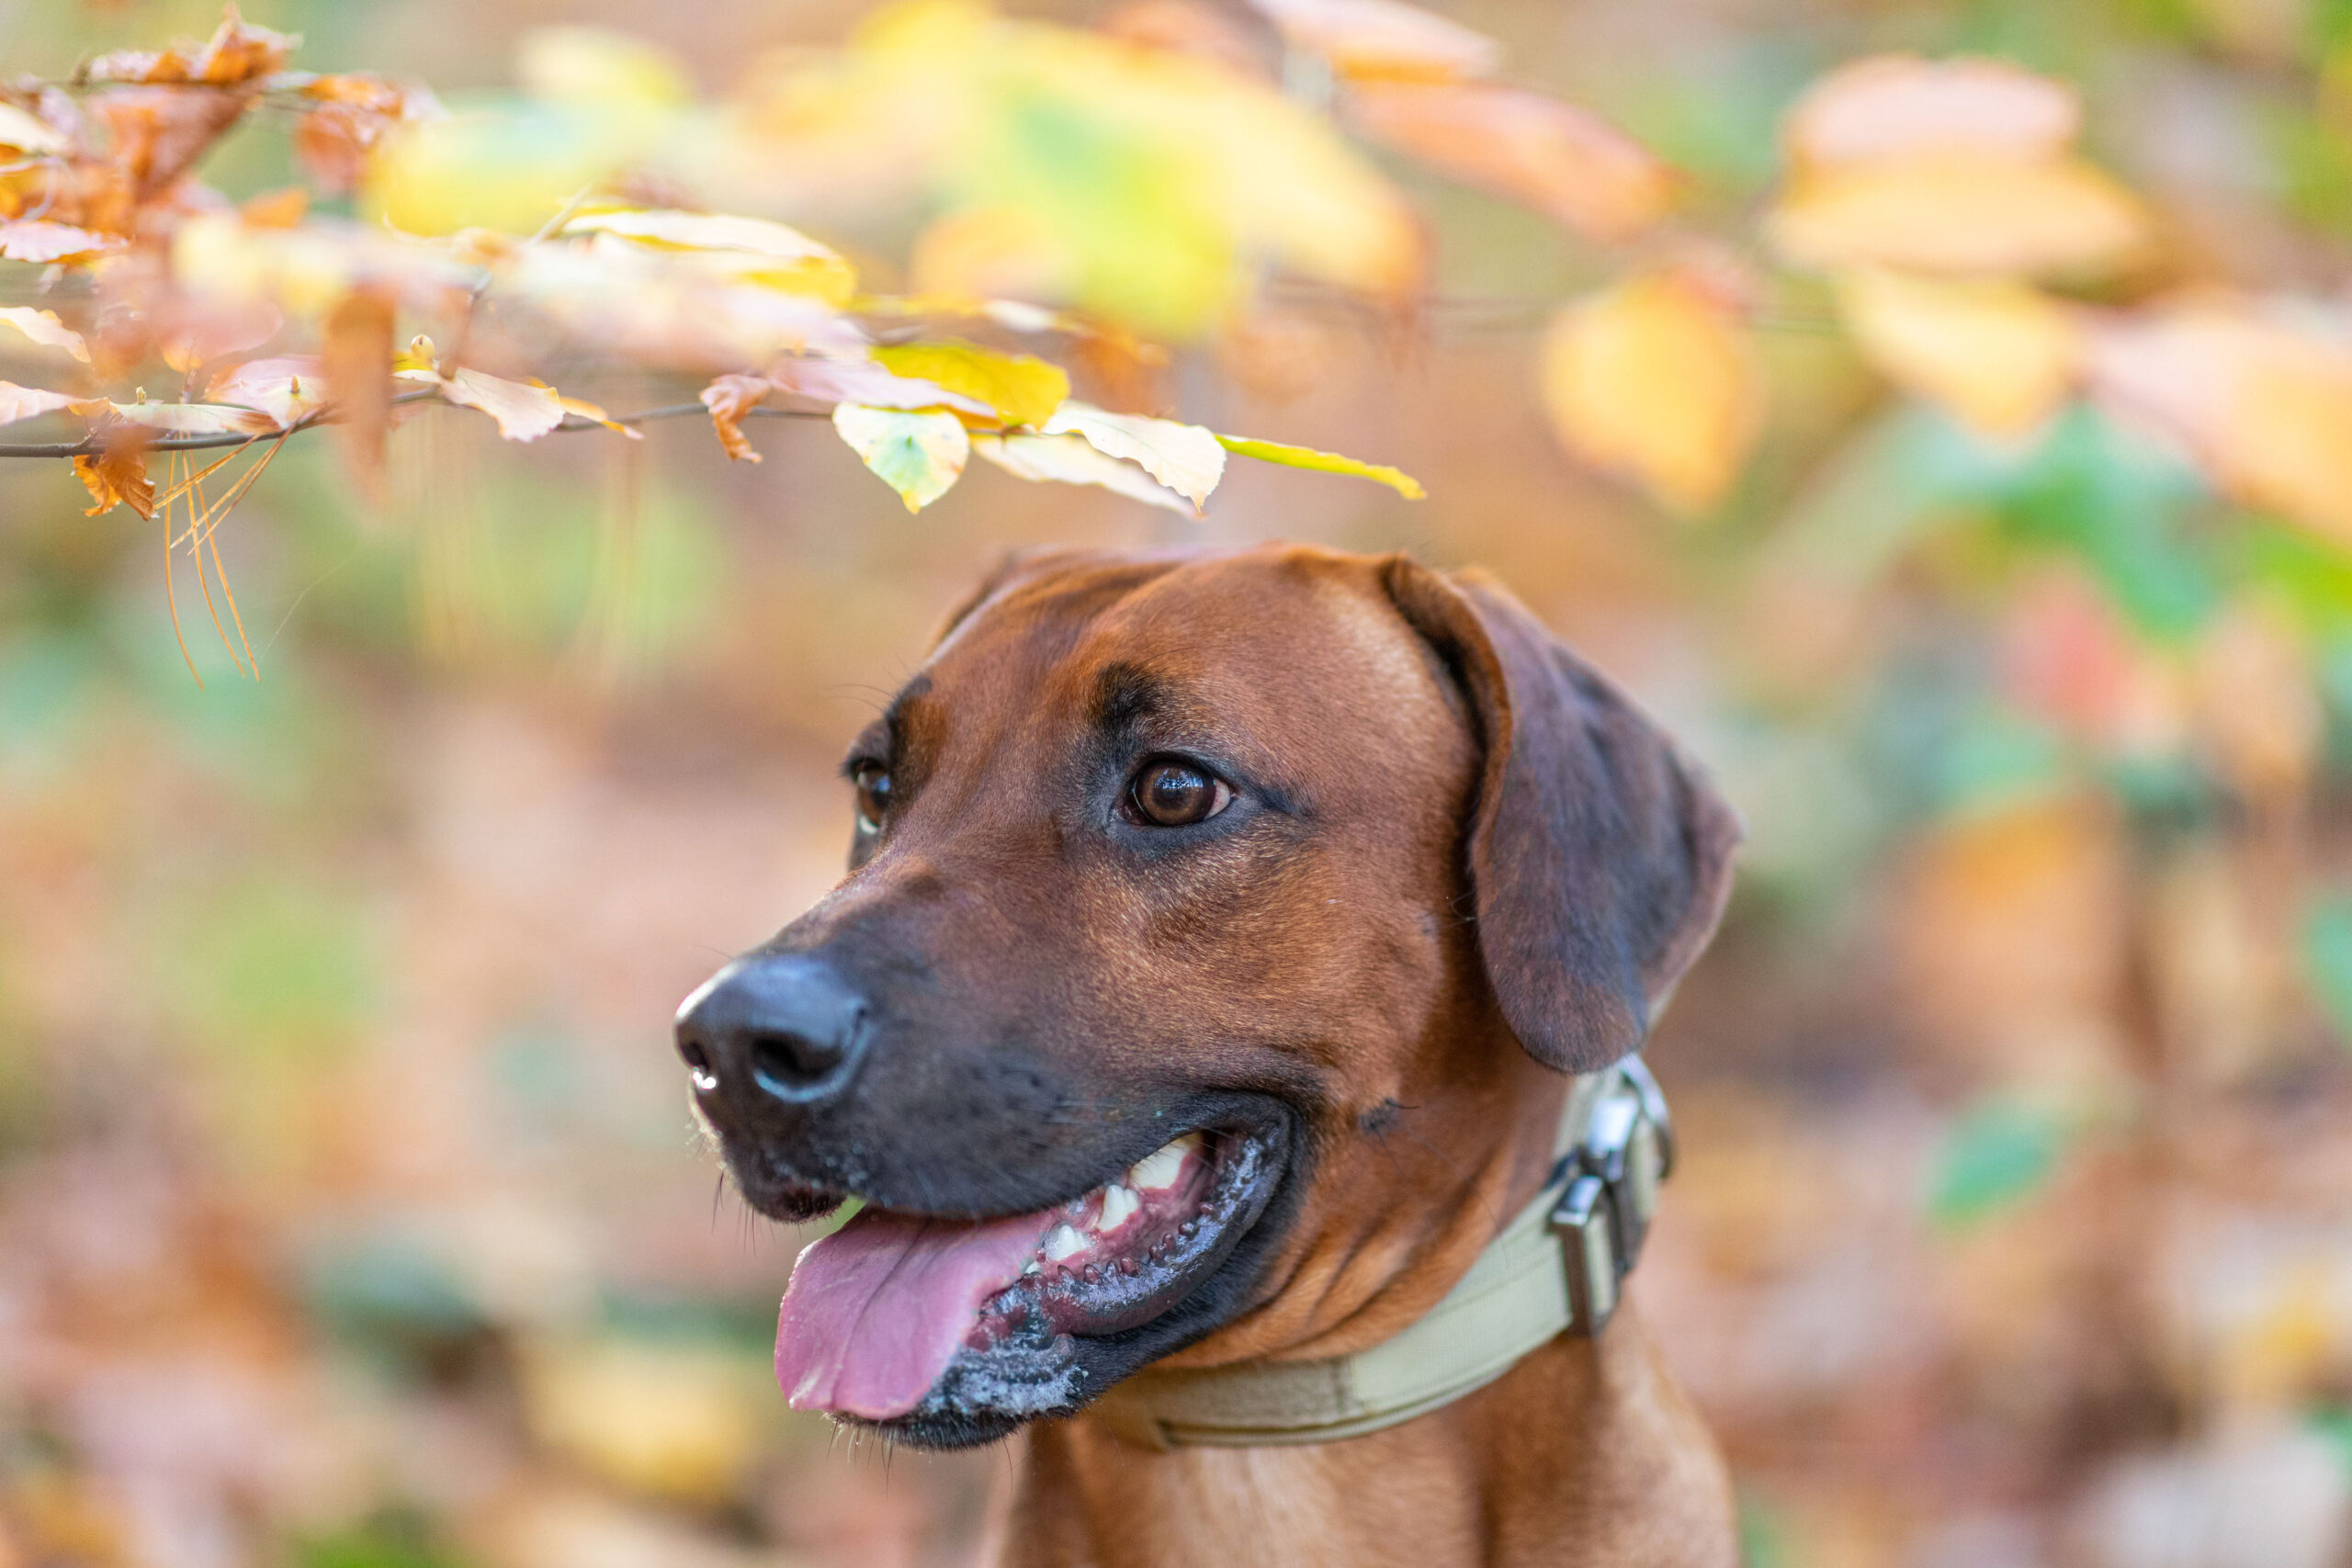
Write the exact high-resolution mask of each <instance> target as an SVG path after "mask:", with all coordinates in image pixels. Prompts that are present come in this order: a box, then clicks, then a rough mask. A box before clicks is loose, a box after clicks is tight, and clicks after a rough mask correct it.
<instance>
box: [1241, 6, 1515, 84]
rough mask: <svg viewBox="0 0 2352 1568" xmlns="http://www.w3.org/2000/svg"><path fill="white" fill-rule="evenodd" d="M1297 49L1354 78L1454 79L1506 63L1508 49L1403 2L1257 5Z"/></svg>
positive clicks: (1286, 40)
mask: <svg viewBox="0 0 2352 1568" xmlns="http://www.w3.org/2000/svg"><path fill="white" fill-rule="evenodd" d="M1250 4H1251V5H1252V6H1255V7H1256V8H1257V9H1258V10H1259V11H1260V12H1261V13H1262V14H1263V15H1264V16H1265V17H1267V18H1268V19H1269V20H1271V21H1272V23H1273V24H1274V27H1275V29H1276V30H1277V31H1279V32H1280V33H1281V34H1282V35H1283V42H1284V43H1286V44H1288V45H1290V46H1291V47H1292V48H1293V49H1300V50H1305V51H1306V52H1308V53H1310V54H1315V55H1319V56H1321V57H1322V59H1323V60H1324V61H1325V62H1328V63H1329V65H1330V67H1331V69H1332V71H1334V72H1335V73H1338V74H1340V75H1341V76H1347V77H1353V78H1359V79H1361V78H1367V77H1390V78H1400V77H1401V78H1406V79H1409V80H1419V81H1439V82H1445V81H1453V80H1455V79H1457V78H1460V77H1464V76H1484V75H1486V74H1487V73H1489V72H1491V71H1493V70H1494V69H1495V68H1496V67H1497V66H1498V65H1500V64H1501V63H1502V53H1503V51H1502V45H1500V44H1498V43H1497V42H1496V41H1495V40H1494V39H1490V38H1488V37H1487V35H1486V34H1484V33H1480V32H1473V31H1472V30H1471V29H1470V28H1465V27H1464V26H1463V25H1462V24H1461V23H1459V22H1456V21H1452V20H1449V19H1448V18H1446V17H1441V16H1439V15H1438V14H1437V13H1435V12H1434V11H1424V10H1422V9H1421V8H1420V7H1419V6H1407V5H1402V4H1399V3H1398V0H1250Z"/></svg>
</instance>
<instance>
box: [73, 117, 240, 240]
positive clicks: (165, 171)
mask: <svg viewBox="0 0 2352 1568" xmlns="http://www.w3.org/2000/svg"><path fill="white" fill-rule="evenodd" d="M252 102H253V98H252V95H250V94H246V93H198V92H189V91H187V89H186V88H181V87H126V88H122V89H119V90H118V91H115V92H111V93H107V94H105V95H103V96H98V97H97V98H96V100H95V102H94V103H93V104H92V106H91V107H92V110H93V112H94V113H95V114H96V116H97V118H99V119H100V120H101V121H103V122H104V123H105V125H106V127H107V132H108V134H109V136H110V137H111V139H112V141H113V160H112V162H113V167H114V169H115V170H116V171H117V172H119V174H120V175H122V176H123V177H124V178H125V179H127V180H128V181H129V182H130V198H131V200H132V202H133V203H134V204H135V205H139V206H143V205H145V204H146V203H148V202H151V201H153V200H155V199H156V198H157V197H161V196H163V195H164V193H165V192H167V191H169V190H170V189H171V187H172V186H174V185H175V184H176V183H177V182H178V180H179V179H180V177H181V176H182V175H185V174H187V172H188V170H189V169H191V168H193V167H194V166H195V165H196V163H197V161H198V159H199V158H201V157H203V156H204V154H205V153H206V152H209V151H210V149H211V148H212V145H213V144H214V143H215V142H217V141H220V138H221V137H222V136H223V135H224V134H226V133H227V132H228V130H229V129H230V128H231V127H232V126H233V125H235V124H236V123H237V121H238V120H239V119H241V118H243V116H244V113H245V110H246V108H247V107H250V106H251V104H252ZM126 226H127V225H126Z"/></svg>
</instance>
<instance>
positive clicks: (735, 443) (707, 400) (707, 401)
mask: <svg viewBox="0 0 2352 1568" xmlns="http://www.w3.org/2000/svg"><path fill="white" fill-rule="evenodd" d="M775 389H776V383H775V382H774V381H771V380H769V379H768V378H766V377H764V376H721V377H720V378H718V380H716V381H713V382H712V383H711V384H710V385H709V386H707V387H705V388H704V389H702V405H703V407H705V408H707V409H708V410H709V411H710V424H711V428H712V429H713V430H716V431H717V432H718V444H719V445H720V446H723V447H725V448H726V449H727V456H728V457H729V458H731V459H733V460H734V461H736V462H739V463H756V462H758V461H759V460H760V455H759V454H758V453H757V452H754V451H752V442H751V438H750V437H749V436H746V435H745V434H743V424H742V421H743V416H744V415H745V414H747V413H749V412H752V410H753V409H755V408H757V407H759V406H760V404H761V403H763V401H765V400H766V399H767V395H768V394H769V393H770V392H773V391H775Z"/></svg>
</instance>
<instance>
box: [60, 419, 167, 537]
mask: <svg viewBox="0 0 2352 1568" xmlns="http://www.w3.org/2000/svg"><path fill="white" fill-rule="evenodd" d="M74 474H75V475H76V476H77V477H78V478H79V479H81V481H82V483H83V486H84V487H85V489H87V490H88V491H89V492H90V500H91V502H92V504H91V505H90V506H89V507H87V508H86V509H85V511H84V512H83V513H82V514H83V515H84V516H85V517H96V516H97V515H98V514H99V513H102V512H111V511H113V510H114V509H115V508H116V507H118V506H128V507H130V510H132V511H133V512H136V513H139V515H140V516H141V517H153V516H154V515H155V482H154V481H153V479H149V478H148V477H147V438H146V433H145V432H144V431H141V430H138V429H135V428H132V429H125V430H123V431H121V432H120V433H119V434H117V435H116V436H115V437H114V438H113V439H111V440H109V441H107V444H106V446H104V447H103V448H102V449H101V450H100V451H99V452H98V454H97V455H96V457H76V458H74Z"/></svg>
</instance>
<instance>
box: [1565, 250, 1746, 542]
mask: <svg viewBox="0 0 2352 1568" xmlns="http://www.w3.org/2000/svg"><path fill="white" fill-rule="evenodd" d="M1542 374H1543V387H1544V403H1545V405H1546V407H1547V409H1548V410H1549V412H1550V413H1551V417H1552V427H1553V429H1554V430H1555V432H1556V433H1557V434H1558V435H1559V437H1560V440H1561V441H1562V443H1563V444H1565V445H1566V447H1567V449H1568V450H1569V451H1570V452H1571V453H1573V454H1574V455H1576V456H1577V457H1581V458H1582V459H1584V460H1585V461H1586V462H1589V463H1591V464H1593V465H1594V466H1596V467H1598V468H1605V469H1608V470H1610V471H1611V472H1616V473H1622V474H1625V475H1628V476H1630V477H1631V478H1633V479H1636V480H1638V481H1639V482H1640V483H1641V484H1643V485H1644V486H1645V487H1646V488H1647V489H1648V490H1649V491H1651V492H1652V493H1653V494H1655V495H1656V496H1657V498H1658V499H1659V500H1660V501H1662V502H1665V503H1666V504H1667V505H1668V506H1670V507H1672V508H1674V509H1675V510H1677V511H1679V512H1703V511H1706V510H1707V509H1709V508H1711V507H1713V505H1714V504H1715V503H1716V502H1720V501H1721V500H1722V499H1723V498H1724V494H1725V493H1726V492H1728V491H1730V489H1731V485H1732V481H1733V480H1734V479H1736V478H1737V477H1738V475H1739V469H1740V465H1741V464H1742V463H1743V462H1744V461H1745V460H1746V458H1747V450H1748V447H1749V446H1751V445H1752V444H1753V443H1754V441H1755V438H1756V432H1757V427H1758V422H1759V420H1760V418H1761V414H1762V408H1763V389H1762V383H1761V381H1760V379H1759V378H1758V372H1757V367H1756V364H1755V358H1754V355H1753V353H1752V352H1751V350H1750V348H1749V345H1748V343H1747V337H1746V335H1745V333H1744V332H1743V330H1742V327H1741V323H1740V321H1739V319H1738V315H1737V312H1736V310H1735V309H1734V307H1733V306H1732V304H1731V303H1730V302H1729V301H1727V300H1726V299H1724V298H1723V297H1722V295H1721V294H1720V293H1719V292H1718V291H1717V290H1716V289H1714V288H1712V287H1710V286H1709V285H1708V284H1707V283H1706V282H1705V281H1703V280H1702V279H1699V278H1697V277H1695V276H1691V275H1689V274H1687V273H1685V272H1682V271H1679V270H1668V271H1661V272H1654V273H1648V274H1645V275H1643V276H1637V277H1635V278H1634V279H1632V280H1630V281H1628V282H1626V283H1624V284H1622V285H1620V286H1619V287H1617V288H1612V289H1610V290H1608V291H1607V292H1606V293H1603V294H1600V295H1599V296H1596V297H1594V298H1591V299H1584V300H1581V301H1578V302H1577V303H1574V304H1571V305H1569V306H1567V307H1566V309H1564V310H1561V311H1560V312H1559V314H1558V315H1556V316H1555V317H1554V318H1553V321H1552V325H1551V327H1550V329H1549V330H1548V332H1547V333H1545V336H1544V348H1543V366H1542Z"/></svg>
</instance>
